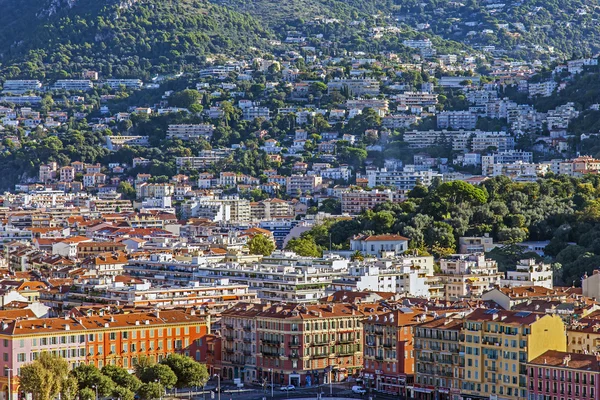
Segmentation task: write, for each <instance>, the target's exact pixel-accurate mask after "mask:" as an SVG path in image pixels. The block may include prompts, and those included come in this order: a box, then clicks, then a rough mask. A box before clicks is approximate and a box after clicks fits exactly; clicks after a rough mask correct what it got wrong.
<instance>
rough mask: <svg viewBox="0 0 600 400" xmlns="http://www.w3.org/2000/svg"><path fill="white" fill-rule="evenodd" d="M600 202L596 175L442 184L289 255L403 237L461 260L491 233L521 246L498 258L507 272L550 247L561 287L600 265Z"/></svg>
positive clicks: (312, 235)
mask: <svg viewBox="0 0 600 400" xmlns="http://www.w3.org/2000/svg"><path fill="white" fill-rule="evenodd" d="M599 195H600V177H598V176H594V175H588V176H586V177H584V178H581V179H576V178H569V177H566V176H551V175H549V176H548V177H546V178H544V179H540V180H539V181H537V182H531V183H517V182H513V181H511V180H510V179H509V178H507V177H504V176H501V177H496V178H493V179H489V180H487V181H485V182H484V183H483V185H481V186H472V185H470V184H468V183H465V182H462V181H454V182H446V183H441V182H437V183H434V185H432V186H431V187H430V188H426V187H424V186H417V187H416V188H415V189H413V190H412V192H410V194H409V199H408V200H407V201H404V202H401V203H386V204H383V205H380V206H377V207H376V208H375V209H373V210H367V211H364V212H363V213H362V214H361V215H360V216H359V217H358V218H356V219H352V220H349V219H343V218H342V219H337V220H336V219H331V220H328V221H327V222H326V223H325V224H322V225H318V226H316V227H315V228H313V229H312V230H310V231H308V232H305V233H304V234H302V237H301V238H300V239H297V240H295V241H292V242H290V245H289V248H291V249H293V250H295V251H298V252H300V253H301V254H306V255H311V254H312V255H315V254H320V252H321V251H323V250H326V249H328V248H329V243H330V242H329V240H330V235H331V241H332V243H333V245H334V247H337V248H344V246H347V245H348V240H349V238H350V237H351V236H352V235H355V234H358V233H361V232H363V233H364V232H371V233H374V234H382V233H395V234H401V235H404V236H406V237H408V238H409V239H410V245H411V247H413V248H414V249H415V250H416V251H419V252H431V253H433V254H435V255H436V256H443V255H447V254H452V253H454V252H456V250H457V243H458V237H460V236H470V235H477V236H479V235H483V234H486V233H487V234H489V235H490V236H492V237H493V238H494V240H495V241H496V242H502V243H504V244H515V245H514V246H507V247H505V248H504V249H502V250H499V249H498V250H494V251H493V252H492V254H490V256H492V257H494V258H497V259H498V260H499V261H500V264H501V267H505V266H507V265H508V266H510V265H512V266H514V265H515V263H516V261H518V260H519V258H521V257H527V256H530V254H526V253H525V251H524V250H523V249H522V248H521V247H519V246H516V244H517V243H520V242H522V241H526V240H534V241H537V240H550V244H549V245H548V246H547V247H546V250H545V252H546V255H547V256H551V257H553V260H554V261H555V263H554V264H553V266H554V268H555V277H556V278H557V283H565V284H571V283H572V282H573V281H576V282H579V279H580V278H581V276H582V275H583V274H584V273H585V272H586V271H587V272H588V273H589V272H590V271H592V270H593V269H594V268H597V266H598V265H600V255H598V254H600V201H599V200H598V197H599ZM573 243H574V244H575V245H570V244H573ZM502 261H504V263H503V262H502Z"/></svg>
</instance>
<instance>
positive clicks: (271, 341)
mask: <svg viewBox="0 0 600 400" xmlns="http://www.w3.org/2000/svg"><path fill="white" fill-rule="evenodd" d="M260 340H261V341H262V342H263V343H264V344H270V345H273V346H280V345H282V344H283V343H282V342H281V340H279V339H260Z"/></svg>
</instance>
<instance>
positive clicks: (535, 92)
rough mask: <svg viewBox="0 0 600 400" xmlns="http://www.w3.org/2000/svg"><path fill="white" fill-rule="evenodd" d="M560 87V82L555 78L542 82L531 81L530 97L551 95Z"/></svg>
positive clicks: (529, 87)
mask: <svg viewBox="0 0 600 400" xmlns="http://www.w3.org/2000/svg"><path fill="white" fill-rule="evenodd" d="M557 87H558V83H556V81H554V80H550V81H546V82H540V83H529V85H528V90H529V97H536V96H539V97H549V96H552V93H554V91H555V90H556V88H557Z"/></svg>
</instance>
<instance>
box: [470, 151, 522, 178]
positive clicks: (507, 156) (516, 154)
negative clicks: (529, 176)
mask: <svg viewBox="0 0 600 400" xmlns="http://www.w3.org/2000/svg"><path fill="white" fill-rule="evenodd" d="M519 161H521V162H523V163H532V162H533V153H532V152H529V151H522V150H509V151H503V152H499V153H494V154H492V155H487V156H481V169H482V175H487V176H489V175H491V174H492V172H493V168H492V167H493V165H494V164H512V163H515V162H519Z"/></svg>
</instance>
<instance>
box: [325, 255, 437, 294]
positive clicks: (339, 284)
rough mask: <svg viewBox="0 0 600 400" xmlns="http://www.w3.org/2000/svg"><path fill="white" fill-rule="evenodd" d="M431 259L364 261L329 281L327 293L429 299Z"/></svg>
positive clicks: (415, 257) (406, 257) (429, 257)
mask: <svg viewBox="0 0 600 400" xmlns="http://www.w3.org/2000/svg"><path fill="white" fill-rule="evenodd" d="M432 276H433V257H432V256H422V257H418V256H404V257H397V258H391V259H381V260H377V261H365V262H361V263H354V264H351V265H350V266H349V270H348V274H347V275H345V276H343V277H341V278H340V279H337V280H335V281H333V282H332V284H331V287H330V290H331V291H332V292H334V291H337V290H347V291H354V292H361V291H373V292H388V293H390V292H391V293H399V294H403V295H407V296H411V297H423V298H429V297H431V287H430V285H429V281H430V278H431V277H432Z"/></svg>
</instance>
